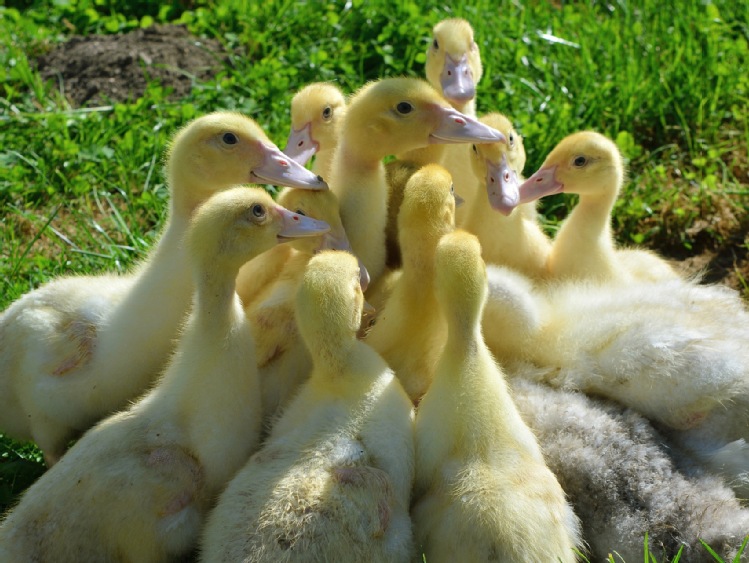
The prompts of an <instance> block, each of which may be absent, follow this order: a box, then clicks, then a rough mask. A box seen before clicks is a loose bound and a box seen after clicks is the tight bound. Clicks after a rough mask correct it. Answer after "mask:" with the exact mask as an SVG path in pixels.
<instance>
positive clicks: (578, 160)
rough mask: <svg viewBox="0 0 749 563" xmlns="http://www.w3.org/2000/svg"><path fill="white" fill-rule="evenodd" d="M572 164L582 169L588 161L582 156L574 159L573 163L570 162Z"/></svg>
mask: <svg viewBox="0 0 749 563" xmlns="http://www.w3.org/2000/svg"><path fill="white" fill-rule="evenodd" d="M572 164H574V165H575V166H576V167H578V168H582V167H583V166H585V165H586V164H588V159H587V158H585V157H584V156H578V157H576V158H575V160H574V161H572Z"/></svg>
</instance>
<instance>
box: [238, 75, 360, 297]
mask: <svg viewBox="0 0 749 563" xmlns="http://www.w3.org/2000/svg"><path fill="white" fill-rule="evenodd" d="M345 111H346V99H345V98H344V96H343V93H342V92H341V91H340V90H339V89H338V88H337V87H336V86H334V85H333V84H331V83H329V82H315V83H313V84H309V85H307V86H305V87H304V88H302V89H301V90H300V91H299V92H297V93H296V94H295V95H294V97H293V98H292V100H291V132H290V133H289V137H288V140H287V142H286V148H284V150H283V151H284V153H285V154H286V155H288V156H289V157H290V158H292V159H294V160H295V161H296V162H298V163H299V164H301V165H302V166H304V165H305V164H306V163H307V161H308V160H309V159H310V158H312V156H313V155H314V156H315V160H314V162H313V164H312V171H313V172H314V173H315V174H318V175H320V176H322V177H323V178H327V177H329V176H330V161H331V160H332V158H333V153H334V152H335V147H336V146H337V145H338V132H339V129H340V124H341V121H342V120H343V116H344V114H345ZM335 205H336V209H337V208H338V203H337V202H336V204H335ZM334 215H335V216H336V217H338V211H335V213H334ZM318 218H319V219H322V217H318ZM336 220H338V219H336ZM292 254H293V251H292V245H279V246H277V247H275V248H273V249H272V250H270V251H269V252H265V253H263V255H262V256H259V257H258V258H257V259H255V260H253V261H251V262H248V263H247V264H245V265H244V266H243V267H242V269H241V270H239V275H238V276H237V293H238V294H239V297H240V298H241V299H242V303H244V305H245V308H247V307H249V306H250V305H251V301H252V299H254V298H255V297H256V296H257V295H258V294H259V293H260V291H261V290H262V289H263V288H264V287H266V286H267V285H269V284H270V283H271V282H272V281H273V280H275V279H276V278H277V277H278V275H279V274H280V273H281V271H282V270H283V268H284V266H285V264H286V262H287V261H288V260H289V259H290V258H291V255H292Z"/></svg>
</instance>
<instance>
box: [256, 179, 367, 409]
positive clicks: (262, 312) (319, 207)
mask: <svg viewBox="0 0 749 563" xmlns="http://www.w3.org/2000/svg"><path fill="white" fill-rule="evenodd" d="M278 202H279V204H281V205H283V206H284V207H286V208H288V209H291V210H293V211H294V212H295V213H297V214H298V215H304V216H307V217H313V218H315V219H318V220H322V221H324V222H326V223H327V224H328V225H330V231H329V232H327V233H325V234H324V235H322V237H315V238H305V239H299V240H297V241H295V242H291V243H290V244H289V245H284V246H292V247H293V256H291V257H290V258H289V260H288V261H287V262H286V264H285V265H284V267H283V270H282V271H281V273H280V275H279V276H278V278H277V279H276V280H274V282H273V283H271V284H269V285H268V286H266V287H265V288H264V289H263V290H262V291H260V293H259V295H258V296H257V298H255V299H254V300H253V302H252V305H251V306H249V307H245V313H246V314H247V317H248V318H249V319H250V323H251V324H252V328H253V331H254V333H255V342H256V348H257V362H258V369H259V374H260V385H261V388H262V394H263V401H262V403H263V420H264V421H268V420H269V419H270V418H271V417H272V415H273V414H274V413H275V412H276V411H277V410H278V409H279V408H281V407H282V406H283V405H284V404H285V403H286V401H287V399H288V397H290V396H291V395H292V394H293V393H295V392H296V390H297V388H298V387H299V385H300V384H301V383H302V382H303V381H304V380H305V379H306V378H307V376H308V375H309V372H310V371H311V370H312V357H311V356H310V353H309V351H308V350H307V347H306V346H305V344H304V341H303V340H302V338H301V336H300V335H299V331H298V329H297V324H296V320H295V318H294V299H295V296H296V292H297V289H298V287H299V284H300V283H301V280H302V276H303V275H304V271H305V268H306V266H307V263H308V262H309V260H310V259H311V258H312V256H313V255H314V254H316V253H317V252H319V251H321V250H324V249H336V250H345V251H350V250H351V245H350V244H349V242H348V238H347V237H346V232H345V231H344V229H343V226H342V225H341V219H340V216H339V211H338V198H336V196H335V194H334V193H333V192H332V191H330V190H326V191H317V192H313V191H311V190H297V189H287V190H284V191H283V192H282V193H281V194H280V195H279V197H278ZM273 250H275V249H273ZM258 258H262V256H260V257H258ZM256 261H257V259H256ZM360 283H361V286H362V291H364V290H366V288H367V284H368V276H367V271H366V268H364V266H363V265H362V264H361V263H360Z"/></svg>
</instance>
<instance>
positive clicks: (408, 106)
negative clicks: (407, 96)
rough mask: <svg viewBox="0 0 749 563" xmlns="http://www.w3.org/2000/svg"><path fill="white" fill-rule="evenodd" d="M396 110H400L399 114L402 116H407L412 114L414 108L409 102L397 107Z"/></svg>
mask: <svg viewBox="0 0 749 563" xmlns="http://www.w3.org/2000/svg"><path fill="white" fill-rule="evenodd" d="M395 109H396V110H398V113H400V114H402V115H406V114H409V113H411V112H412V111H413V109H414V107H413V105H411V104H410V103H408V102H401V103H399V104H398V105H397V106H395Z"/></svg>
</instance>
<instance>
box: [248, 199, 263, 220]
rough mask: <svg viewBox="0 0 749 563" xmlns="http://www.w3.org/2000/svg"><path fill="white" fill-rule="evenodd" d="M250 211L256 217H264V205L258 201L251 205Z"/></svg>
mask: <svg viewBox="0 0 749 563" xmlns="http://www.w3.org/2000/svg"><path fill="white" fill-rule="evenodd" d="M251 211H252V214H253V215H254V216H255V217H256V218H258V219H262V218H263V217H265V207H263V206H262V205H260V204H259V203H256V204H255V205H253V206H252V210H251Z"/></svg>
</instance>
